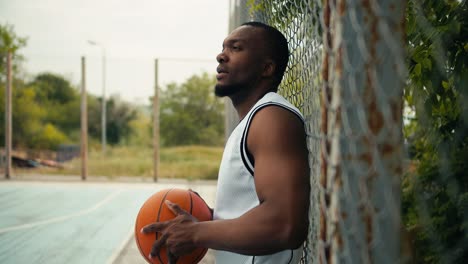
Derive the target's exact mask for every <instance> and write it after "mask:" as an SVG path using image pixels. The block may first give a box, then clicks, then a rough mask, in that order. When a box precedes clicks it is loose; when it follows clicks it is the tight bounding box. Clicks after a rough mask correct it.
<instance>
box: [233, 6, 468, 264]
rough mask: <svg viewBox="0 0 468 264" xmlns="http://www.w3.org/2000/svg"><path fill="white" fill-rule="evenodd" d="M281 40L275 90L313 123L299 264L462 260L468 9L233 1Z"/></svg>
mask: <svg viewBox="0 0 468 264" xmlns="http://www.w3.org/2000/svg"><path fill="white" fill-rule="evenodd" d="M232 4H233V9H232V11H233V16H235V17H237V19H238V20H240V21H237V22H238V24H237V25H239V24H240V23H242V22H246V21H252V20H255V21H261V22H265V23H267V24H270V25H272V26H275V27H276V28H278V29H279V30H280V31H282V32H283V33H284V34H285V36H286V38H287V39H288V42H289V48H290V52H291V57H290V63H289V65H288V68H287V72H286V74H285V76H284V79H283V82H282V85H281V87H280V93H281V94H283V95H284V96H285V97H286V98H288V99H289V100H290V101H291V102H292V103H294V104H295V105H296V106H298V107H299V108H300V109H301V110H302V112H303V113H304V115H305V117H306V129H307V134H308V147H309V152H310V155H309V156H310V166H311V187H312V188H311V190H312V192H311V207H310V214H309V215H310V220H309V221H310V233H309V237H308V241H307V243H306V245H305V248H306V250H305V251H304V258H303V260H302V262H303V263H463V259H465V260H466V257H467V256H468V254H467V251H468V250H467V246H466V245H467V240H468V235H467V234H468V233H467V230H466V229H467V226H468V225H467V224H466V223H468V217H467V212H468V210H467V208H468V202H467V201H468V199H466V197H468V196H467V193H468V192H467V185H466V182H467V181H466V179H467V178H466V169H467V166H466V157H467V156H466V155H468V152H467V147H466V146H467V142H468V140H467V135H468V125H467V124H468V118H467V117H468V110H467V107H466V106H464V104H463V103H462V102H463V100H464V99H466V98H468V96H467V94H468V91H467V90H466V87H468V80H467V79H468V78H467V77H465V76H468V75H467V74H468V70H467V69H468V55H467V53H468V52H467V51H468V44H467V43H468V40H467V36H468V32H467V28H468V27H467V26H468V19H467V18H466V17H468V8H467V3H466V1H464V0H461V1H428V0H398V1H390V0H381V1H376V0H364V1H354V0H325V1H322V0H306V1H302V0H301V1H299V0H289V1H286V0H263V1H260V0H245V1H242V0H237V1H232Z"/></svg>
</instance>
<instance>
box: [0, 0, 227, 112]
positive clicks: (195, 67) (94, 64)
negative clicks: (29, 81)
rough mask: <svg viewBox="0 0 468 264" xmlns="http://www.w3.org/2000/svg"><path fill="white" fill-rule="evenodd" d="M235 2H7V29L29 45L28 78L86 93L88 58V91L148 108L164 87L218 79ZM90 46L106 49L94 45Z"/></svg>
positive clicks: (1, 14)
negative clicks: (48, 78)
mask: <svg viewBox="0 0 468 264" xmlns="http://www.w3.org/2000/svg"><path fill="white" fill-rule="evenodd" d="M228 14H229V0H0V23H1V24H6V23H8V24H11V25H13V26H14V30H15V32H16V34H17V35H18V36H21V37H27V38H28V42H27V46H26V47H25V48H23V49H22V50H20V53H21V54H22V55H24V57H25V58H26V61H25V63H24V66H23V68H24V70H25V71H26V72H27V73H28V74H29V75H30V76H34V75H35V74H37V73H41V72H52V73H56V74H61V75H63V76H65V77H66V78H67V79H68V80H70V81H71V82H72V83H73V84H74V85H75V86H77V87H79V84H80V80H81V56H85V58H86V87H87V90H88V92H89V93H91V94H94V95H96V96H101V95H102V90H103V89H102V88H103V84H102V83H103V82H102V80H103V79H102V78H103V71H102V61H103V60H102V58H103V54H105V58H106V60H105V67H106V71H105V73H106V74H105V76H106V78H105V82H106V85H105V87H106V88H105V90H106V96H109V95H119V96H120V98H121V99H122V100H126V101H129V102H134V103H139V104H148V103H149V96H151V95H152V94H153V93H154V79H155V70H154V61H155V59H156V58H158V61H159V63H158V65H159V67H158V68H159V69H158V83H159V86H160V87H162V88H164V86H165V85H167V84H168V83H171V82H177V83H182V82H183V81H185V80H186V79H187V78H188V77H190V76H192V75H193V74H200V73H202V72H208V73H212V74H214V73H215V70H216V66H217V62H216V60H215V57H216V55H217V54H218V53H219V52H220V51H221V46H222V41H223V39H224V38H225V37H226V36H227V34H228V20H229V18H228V17H229V16H228ZM89 41H93V42H96V43H98V44H99V45H91V44H89Z"/></svg>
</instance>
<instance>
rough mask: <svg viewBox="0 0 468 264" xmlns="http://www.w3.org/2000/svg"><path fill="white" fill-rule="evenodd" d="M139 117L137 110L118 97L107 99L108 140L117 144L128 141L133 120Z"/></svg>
mask: <svg viewBox="0 0 468 264" xmlns="http://www.w3.org/2000/svg"><path fill="white" fill-rule="evenodd" d="M136 118H137V110H136V109H135V108H134V107H133V106H132V105H130V104H129V103H126V102H124V101H121V100H120V99H119V98H118V97H111V98H110V99H109V100H108V101H107V130H106V134H107V141H108V142H109V144H112V145H116V144H119V143H123V141H128V138H129V136H130V135H131V133H132V130H131V129H132V127H131V125H130V124H131V122H132V121H133V120H135V119H136Z"/></svg>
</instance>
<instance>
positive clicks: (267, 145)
mask: <svg viewBox="0 0 468 264" xmlns="http://www.w3.org/2000/svg"><path fill="white" fill-rule="evenodd" d="M305 138H306V137H305V132H304V126H303V123H302V121H301V120H300V119H299V118H298V117H297V116H295V114H293V113H291V112H290V111H287V110H285V109H283V108H280V107H277V106H269V107H266V108H264V109H262V110H260V111H259V112H258V113H257V114H256V115H255V117H254V118H253V120H252V123H251V127H250V130H249V134H248V138H247V146H248V149H249V151H250V152H251V154H252V155H253V157H254V159H255V175H254V176H253V177H255V187H256V191H257V195H258V198H259V200H260V204H259V205H258V206H257V207H255V208H253V209H251V210H250V211H248V212H247V213H245V214H244V215H242V216H240V217H239V218H236V219H229V220H215V221H207V222H198V223H197V222H192V221H190V219H188V220H187V221H184V220H183V218H184V216H181V214H179V213H178V214H179V220H178V221H180V223H181V224H171V225H167V226H165V227H164V228H161V229H164V230H163V231H162V232H163V233H165V234H166V235H163V236H165V237H167V240H166V241H164V242H165V244H166V245H167V246H168V248H169V250H170V251H171V252H172V253H174V254H175V255H181V254H185V253H187V252H188V251H190V250H191V249H193V248H194V247H207V248H213V249H218V250H226V251H231V252H236V253H240V254H247V255H267V254H272V253H275V252H278V251H281V250H285V249H295V248H297V247H299V246H300V245H301V243H302V242H303V241H304V239H305V238H306V236H307V230H308V222H307V220H308V208H309V191H310V187H309V166H308V151H307V145H306V139H305ZM233 199H235V198H233ZM174 210H177V209H174ZM182 223H183V224H182ZM156 229H158V228H155V229H154V230H152V231H156ZM155 250H158V249H157V247H156V248H155Z"/></svg>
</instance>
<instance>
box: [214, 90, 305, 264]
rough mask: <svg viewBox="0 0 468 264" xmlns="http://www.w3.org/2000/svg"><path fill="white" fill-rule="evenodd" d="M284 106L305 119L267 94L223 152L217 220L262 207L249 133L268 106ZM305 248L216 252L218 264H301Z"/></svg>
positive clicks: (231, 217) (243, 122)
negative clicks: (254, 253)
mask: <svg viewBox="0 0 468 264" xmlns="http://www.w3.org/2000/svg"><path fill="white" fill-rule="evenodd" d="M271 105H275V106H280V107H283V108H284V109H287V110H289V111H291V112H293V113H295V114H296V115H298V117H300V118H301V119H302V120H303V117H302V114H301V113H300V111H299V110H298V109H297V108H296V107H294V106H293V105H292V104H291V103H289V102H288V101H286V99H284V98H283V97H282V96H281V95H279V94H277V93H273V92H270V93H267V94H266V95H265V96H264V97H263V98H262V99H260V100H259V101H258V102H257V103H256V104H255V105H254V106H253V107H252V108H251V109H250V111H249V112H248V113H247V115H246V116H245V117H244V118H243V119H242V120H241V122H240V123H239V124H238V125H237V127H236V128H235V129H234V131H233V132H232V133H231V136H230V137H229V139H228V141H227V142H226V146H225V149H224V153H223V158H222V160H221V165H220V168H219V175H218V187H217V192H216V204H215V209H214V216H213V217H214V219H215V220H217V219H233V218H237V217H240V216H241V215H243V214H244V213H246V212H247V211H249V210H250V209H252V208H254V207H256V206H258V205H259V204H260V202H259V199H258V197H257V192H256V190H255V182H254V170H255V168H254V164H253V163H254V162H253V161H252V160H251V159H250V158H249V154H248V152H247V139H246V137H247V132H248V130H249V126H250V123H251V121H252V119H253V117H254V115H255V114H256V113H257V112H258V111H259V110H260V109H262V108H264V107H267V106H271ZM301 253H302V247H299V248H298V249H296V250H285V251H281V252H278V253H275V254H272V255H265V256H246V255H241V254H236V253H232V252H227V251H215V258H216V263H217V264H247V263H248V264H251V263H274V264H288V263H290V264H296V263H299V259H300V257H301Z"/></svg>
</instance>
